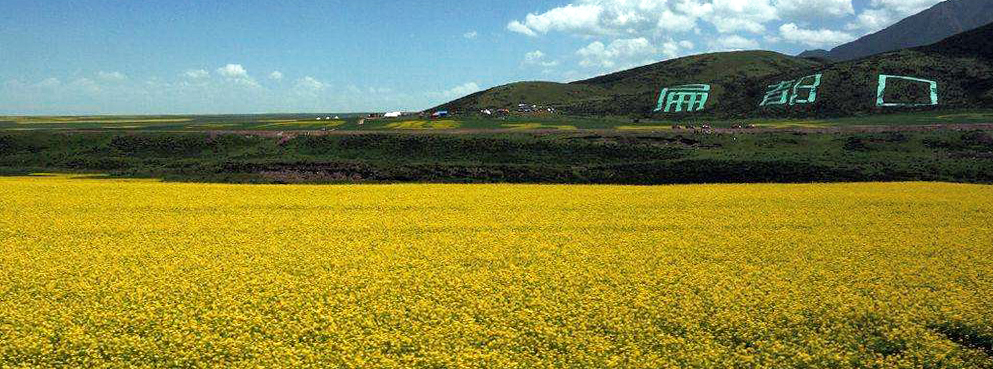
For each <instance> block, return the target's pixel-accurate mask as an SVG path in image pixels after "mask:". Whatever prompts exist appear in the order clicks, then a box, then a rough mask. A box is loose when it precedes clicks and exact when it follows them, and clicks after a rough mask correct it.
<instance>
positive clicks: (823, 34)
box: [779, 23, 855, 47]
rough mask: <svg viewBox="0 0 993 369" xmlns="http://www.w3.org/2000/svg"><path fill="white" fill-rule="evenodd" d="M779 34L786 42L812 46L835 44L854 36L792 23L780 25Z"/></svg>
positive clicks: (844, 41) (851, 38)
mask: <svg viewBox="0 0 993 369" xmlns="http://www.w3.org/2000/svg"><path fill="white" fill-rule="evenodd" d="M779 36H780V37H781V38H782V40H784V41H786V42H790V43H794V44H801V45H806V46H813V47H825V46H835V45H839V44H843V43H846V42H848V41H851V40H853V39H855V37H854V36H852V35H851V34H849V33H846V32H841V31H833V30H829V29H816V30H811V29H803V28H800V27H798V26H797V25H796V24H793V23H787V24H784V25H782V26H780V27H779Z"/></svg>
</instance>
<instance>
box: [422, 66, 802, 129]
mask: <svg viewBox="0 0 993 369" xmlns="http://www.w3.org/2000/svg"><path fill="white" fill-rule="evenodd" d="M820 65H821V64H820V63H818V62H816V61H812V60H808V59H803V58H796V57H791V56H788V55H783V54H779V53H775V52H770V51H742V52H726V53H714V54H703V55H695V56H689V57H685V58H679V59H673V60H667V61H663V62H659V63H655V64H652V65H646V66H643V67H639V68H634V69H630V70H626V71H621V72H617V73H613V74H608V75H605V76H600V77H596V78H592V79H588V80H583V81H577V82H572V83H555V82H520V83H512V84H508V85H504V86H499V87H494V88H491V89H489V90H486V91H481V92H478V93H475V94H472V95H469V96H466V97H464V98H461V99H458V100H455V101H452V102H449V103H447V104H444V105H442V106H439V107H438V108H437V109H448V110H454V111H478V110H481V109H495V108H510V107H514V106H516V105H517V104H520V103H527V104H538V105H543V106H551V107H555V108H557V109H559V110H561V111H564V112H566V113H570V114H578V115H629V114H632V112H636V113H634V114H641V115H644V114H647V113H649V112H650V111H651V109H652V108H654V107H655V104H656V102H657V101H658V94H659V91H661V89H662V88H663V87H664V86H667V85H682V84H691V83H700V82H701V81H708V82H711V83H712V84H713V85H714V86H713V88H714V91H713V94H712V96H714V98H712V99H711V102H716V101H718V100H719V99H720V96H721V95H723V94H722V92H723V91H724V89H725V87H724V86H735V85H738V84H741V83H743V81H746V80H750V79H761V78H764V77H768V76H771V75H775V74H777V73H781V72H783V71H790V72H799V71H805V70H810V69H812V68H816V67H818V66H820ZM715 82H716V83H715Z"/></svg>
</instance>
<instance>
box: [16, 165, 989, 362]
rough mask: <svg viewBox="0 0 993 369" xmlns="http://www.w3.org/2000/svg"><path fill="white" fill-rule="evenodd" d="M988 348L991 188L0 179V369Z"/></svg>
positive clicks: (962, 358) (967, 356) (695, 357)
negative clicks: (253, 183) (246, 183)
mask: <svg viewBox="0 0 993 369" xmlns="http://www.w3.org/2000/svg"><path fill="white" fill-rule="evenodd" d="M991 340H993V187H989V186H979V185H960V184H935V183H893V184H874V183H867V184H810V185H700V186H667V187H627V186H547V185H425V184H404V185H358V186H344V185H343V186H244V185H222V184H176V183H159V182H154V181H135V180H112V179H76V178H67V177H30V178H28V177H21V178H15V177H6V178H0V367H52V366H80V367H125V366H170V367H172V366H178V367H215V366H222V365H224V366H262V367H350V368H360V367H452V368H460V367H470V368H471V367H500V368H530V367H623V368H666V367H769V368H801V367H804V368H805V367H836V368H854V367H860V368H861V367H867V368H893V367H905V368H913V367H933V368H957V367H989V366H991V365H993V361H991V358H990V357H989V356H988V355H989V349H990V347H989V344H990V342H993V341H991ZM984 345H985V346H984ZM984 350H985V352H984Z"/></svg>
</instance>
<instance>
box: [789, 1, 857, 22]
mask: <svg viewBox="0 0 993 369" xmlns="http://www.w3.org/2000/svg"><path fill="white" fill-rule="evenodd" d="M776 9H777V10H778V12H779V16H780V17H781V18H786V19H815V18H825V17H833V18H838V17H846V16H850V15H854V14H855V7H854V6H853V5H852V0H779V1H778V2H777V3H776Z"/></svg>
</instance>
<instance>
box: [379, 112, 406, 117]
mask: <svg viewBox="0 0 993 369" xmlns="http://www.w3.org/2000/svg"><path fill="white" fill-rule="evenodd" d="M401 116H403V112H399V111H395V112H392V113H386V114H385V115H383V117H386V118H400V117H401Z"/></svg>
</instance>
